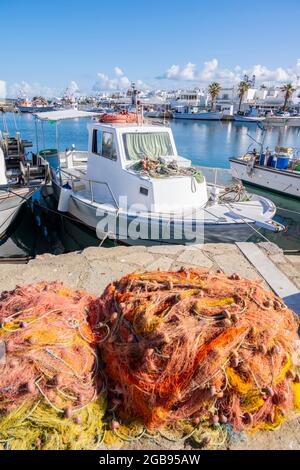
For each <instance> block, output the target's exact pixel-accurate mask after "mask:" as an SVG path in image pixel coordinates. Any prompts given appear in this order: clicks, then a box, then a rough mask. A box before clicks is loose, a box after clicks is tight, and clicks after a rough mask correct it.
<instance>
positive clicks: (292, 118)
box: [265, 112, 300, 127]
mask: <svg viewBox="0 0 300 470" xmlns="http://www.w3.org/2000/svg"><path fill="white" fill-rule="evenodd" d="M265 122H266V124H272V125H275V126H276V125H277V126H290V127H300V115H297V114H293V115H291V114H290V113H289V112H282V113H277V114H274V115H273V114H272V115H267V116H266V121H265Z"/></svg>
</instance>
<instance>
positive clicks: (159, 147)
mask: <svg viewBox="0 0 300 470" xmlns="http://www.w3.org/2000/svg"><path fill="white" fill-rule="evenodd" d="M123 142H124V148H125V155H126V159H127V160H142V159H143V158H145V157H150V158H158V157H166V156H172V155H174V149H173V146H172V143H171V139H170V135H169V133H168V132H126V134H123Z"/></svg>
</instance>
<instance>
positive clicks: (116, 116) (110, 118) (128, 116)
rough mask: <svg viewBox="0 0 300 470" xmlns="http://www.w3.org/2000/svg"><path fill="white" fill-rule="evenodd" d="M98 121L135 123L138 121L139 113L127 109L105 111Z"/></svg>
mask: <svg viewBox="0 0 300 470" xmlns="http://www.w3.org/2000/svg"><path fill="white" fill-rule="evenodd" d="M98 122H107V123H109V122H114V123H120V124H131V123H132V124H133V123H136V122H137V115H136V114H135V113H129V112H127V111H122V112H120V113H105V114H103V116H101V118H99V120H98Z"/></svg>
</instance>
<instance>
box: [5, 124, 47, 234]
mask: <svg viewBox="0 0 300 470" xmlns="http://www.w3.org/2000/svg"><path fill="white" fill-rule="evenodd" d="M31 146H32V143H31V142H29V141H26V140H22V139H21V136H20V134H19V133H18V132H17V133H16V136H15V137H11V136H10V135H9V134H8V132H1V131H0V243H2V242H3V241H4V240H5V239H6V238H7V235H8V232H9V230H10V229H12V227H13V225H14V222H15V220H16V219H17V216H18V214H19V212H20V209H21V207H22V206H23V205H24V204H25V203H26V202H27V201H28V200H29V199H30V198H31V196H32V194H33V193H34V192H35V191H37V189H39V188H40V187H41V185H42V184H43V183H44V182H45V180H46V177H47V174H48V167H47V164H46V162H45V161H44V160H43V159H41V158H40V157H37V156H36V155H31V156H30V158H29V157H28V156H27V154H26V148H27V147H31Z"/></svg>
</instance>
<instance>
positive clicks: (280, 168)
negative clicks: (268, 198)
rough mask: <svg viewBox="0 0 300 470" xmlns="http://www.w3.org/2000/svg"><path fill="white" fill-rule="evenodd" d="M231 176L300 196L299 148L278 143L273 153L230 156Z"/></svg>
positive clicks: (247, 153) (271, 189)
mask: <svg viewBox="0 0 300 470" xmlns="http://www.w3.org/2000/svg"><path fill="white" fill-rule="evenodd" d="M229 161H230V167H231V172H232V176H233V177H235V178H238V179H240V180H241V181H243V182H244V183H247V184H250V185H254V186H258V187H261V188H263V189H267V190H269V191H273V192H276V193H281V194H284V195H285V196H290V197H293V198H300V151H299V150H297V149H292V148H285V147H279V146H277V147H276V148H275V151H274V152H270V151H269V150H267V151H263V150H262V151H261V152H260V153H256V152H254V153H253V152H251V153H250V152H246V154H245V155H241V156H238V157H232V158H230V159H229Z"/></svg>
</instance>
